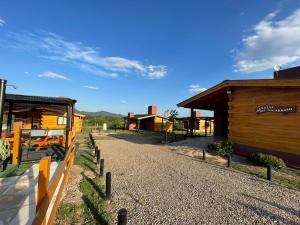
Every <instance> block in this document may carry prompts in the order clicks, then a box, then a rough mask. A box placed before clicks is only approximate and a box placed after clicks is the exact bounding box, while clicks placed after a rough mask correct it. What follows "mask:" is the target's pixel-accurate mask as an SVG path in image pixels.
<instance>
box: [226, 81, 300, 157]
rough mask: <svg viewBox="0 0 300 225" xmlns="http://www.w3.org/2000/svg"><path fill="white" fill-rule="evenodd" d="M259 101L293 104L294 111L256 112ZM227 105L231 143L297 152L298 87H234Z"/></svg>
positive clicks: (299, 146) (299, 133)
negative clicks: (295, 107) (284, 112)
mask: <svg viewBox="0 0 300 225" xmlns="http://www.w3.org/2000/svg"><path fill="white" fill-rule="evenodd" d="M262 105H283V106H286V105H295V106H297V112H296V113H288V114H283V113H274V112H267V113H262V114H256V111H255V109H256V107H257V106H262ZM228 106H229V138H230V139H231V140H232V141H233V142H234V143H237V144H242V145H246V146H252V147H257V148H264V149H270V150H274V151H279V152H286V153H291V154H297V155H300V111H299V110H300V88H288V89H285V88H279V87H277V88H272V87H264V88H263V87H235V88H234V89H233V90H232V97H231V99H230V101H229V103H228Z"/></svg>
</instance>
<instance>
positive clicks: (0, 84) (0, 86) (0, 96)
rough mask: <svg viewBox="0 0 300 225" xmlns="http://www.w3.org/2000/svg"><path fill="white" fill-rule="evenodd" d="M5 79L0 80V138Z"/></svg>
mask: <svg viewBox="0 0 300 225" xmlns="http://www.w3.org/2000/svg"><path fill="white" fill-rule="evenodd" d="M6 82H7V81H6V80H0V138H1V137H2V122H3V110H4V102H5V91H6Z"/></svg>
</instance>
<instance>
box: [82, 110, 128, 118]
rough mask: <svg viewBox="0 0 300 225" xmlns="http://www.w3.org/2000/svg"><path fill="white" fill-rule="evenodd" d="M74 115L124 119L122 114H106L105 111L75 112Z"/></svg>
mask: <svg viewBox="0 0 300 225" xmlns="http://www.w3.org/2000/svg"><path fill="white" fill-rule="evenodd" d="M76 113H80V114H84V115H87V116H109V117H124V115H122V114H117V113H111V112H107V111H98V112H88V111H80V110H76Z"/></svg>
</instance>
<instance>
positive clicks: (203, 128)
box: [176, 111, 214, 136]
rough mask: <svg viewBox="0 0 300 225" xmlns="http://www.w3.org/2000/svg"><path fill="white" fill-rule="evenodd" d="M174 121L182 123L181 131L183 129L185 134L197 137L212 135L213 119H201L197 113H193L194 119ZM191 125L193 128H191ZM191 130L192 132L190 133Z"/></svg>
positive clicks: (184, 118)
mask: <svg viewBox="0 0 300 225" xmlns="http://www.w3.org/2000/svg"><path fill="white" fill-rule="evenodd" d="M176 121H180V122H181V123H182V129H185V130H186V131H187V133H193V134H197V135H204V136H207V135H213V133H214V118H213V117H201V114H200V112H199V111H194V117H193V118H192V117H179V118H176ZM191 123H193V126H191ZM191 129H192V131H193V132H191Z"/></svg>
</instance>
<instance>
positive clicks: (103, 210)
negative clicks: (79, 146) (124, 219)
mask: <svg viewBox="0 0 300 225" xmlns="http://www.w3.org/2000/svg"><path fill="white" fill-rule="evenodd" d="M74 164H76V165H79V166H80V167H82V168H83V170H84V171H95V170H96V163H95V162H94V157H93V156H92V155H90V154H77V155H76V156H75V159H74ZM82 176H83V179H82V180H81V182H80V184H79V190H80V191H81V192H82V199H83V204H80V205H78V204H73V203H65V204H64V203H63V204H61V206H60V208H59V210H58V214H57V224H91V225H92V224H101V225H109V224H112V221H113V220H112V216H111V214H110V213H109V211H108V210H107V203H106V202H105V194H104V191H105V186H104V185H103V184H102V180H101V179H100V178H99V177H98V176H96V177H95V178H93V179H92V178H90V177H87V176H86V175H85V174H84V173H82Z"/></svg>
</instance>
